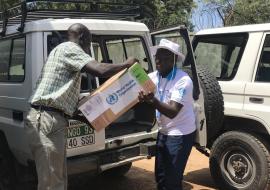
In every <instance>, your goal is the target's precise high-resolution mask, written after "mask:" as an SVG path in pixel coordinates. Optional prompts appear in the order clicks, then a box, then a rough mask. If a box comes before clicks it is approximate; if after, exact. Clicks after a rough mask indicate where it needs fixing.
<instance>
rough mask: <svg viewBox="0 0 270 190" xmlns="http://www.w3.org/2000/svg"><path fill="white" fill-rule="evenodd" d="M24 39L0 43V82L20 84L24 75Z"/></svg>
mask: <svg viewBox="0 0 270 190" xmlns="http://www.w3.org/2000/svg"><path fill="white" fill-rule="evenodd" d="M24 67H25V38H16V39H9V40H4V41H1V42H0V81H1V82H22V81H23V80H24V74H25V69H24Z"/></svg>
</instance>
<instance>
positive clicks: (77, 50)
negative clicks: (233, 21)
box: [30, 42, 93, 116]
mask: <svg viewBox="0 0 270 190" xmlns="http://www.w3.org/2000/svg"><path fill="white" fill-rule="evenodd" d="M92 60H93V58H92V57H90V56H89V55H88V54H86V53H85V52H84V51H83V49H82V48H81V47H80V46H79V45H78V44H76V43H73V42H64V43H62V44H60V45H58V46H56V47H55V48H54V49H53V50H52V51H51V53H50V55H49V57H48V60H47V62H46V64H45V65H44V66H43V69H42V71H41V75H40V77H39V79H38V81H37V84H36V88H35V90H34V92H33V94H32V96H31V98H30V103H31V104H33V105H43V106H47V107H52V108H56V109H59V110H62V111H63V112H64V113H65V114H67V115H70V116H72V115H73V113H74V112H75V111H76V109H77V104H78V101H79V94H80V86H81V75H80V74H81V69H82V68H83V67H84V66H85V65H86V64H87V63H89V62H91V61H92Z"/></svg>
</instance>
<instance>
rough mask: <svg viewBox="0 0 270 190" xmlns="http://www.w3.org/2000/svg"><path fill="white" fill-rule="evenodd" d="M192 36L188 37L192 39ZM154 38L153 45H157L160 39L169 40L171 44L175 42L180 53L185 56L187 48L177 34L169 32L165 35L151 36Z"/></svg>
mask: <svg viewBox="0 0 270 190" xmlns="http://www.w3.org/2000/svg"><path fill="white" fill-rule="evenodd" d="M192 37H193V36H192V35H191V36H190V38H191V39H192ZM153 38H154V42H153V43H154V45H158V44H159V42H160V40H161V39H167V40H170V41H172V42H175V43H177V44H179V45H180V48H181V49H180V51H181V52H182V53H183V54H185V55H186V53H187V47H186V43H185V41H184V39H183V37H182V36H181V35H180V33H179V32H169V33H165V34H156V35H154V36H153Z"/></svg>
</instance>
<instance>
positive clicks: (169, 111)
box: [139, 91, 183, 119]
mask: <svg viewBox="0 0 270 190" xmlns="http://www.w3.org/2000/svg"><path fill="white" fill-rule="evenodd" d="M139 100H140V101H141V102H147V103H149V104H151V105H153V106H154V108H155V109H157V110H158V111H159V112H160V113H161V114H163V115H165V116H167V117H168V118H170V119H173V118H174V117H175V116H176V115H177V114H178V113H179V112H180V110H181V109H182V107H183V105H182V104H180V103H178V102H175V101H170V102H169V104H166V103H163V102H161V101H159V100H158V99H157V98H156V97H155V96H154V94H153V93H151V92H149V93H147V94H146V93H144V92H143V91H141V92H140V93H139Z"/></svg>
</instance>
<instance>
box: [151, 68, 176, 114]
mask: <svg viewBox="0 0 270 190" xmlns="http://www.w3.org/2000/svg"><path fill="white" fill-rule="evenodd" d="M175 74H176V73H175V67H173V70H172V76H171V78H170V79H166V83H165V85H164V87H163V89H162V90H160V88H161V84H160V81H161V75H160V74H159V73H157V75H158V85H157V87H158V89H157V91H158V96H159V101H161V102H164V96H165V92H166V88H167V85H168V83H169V81H171V80H172V79H173V77H174V75H175ZM156 117H157V119H160V117H161V113H160V112H159V111H158V110H156Z"/></svg>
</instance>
